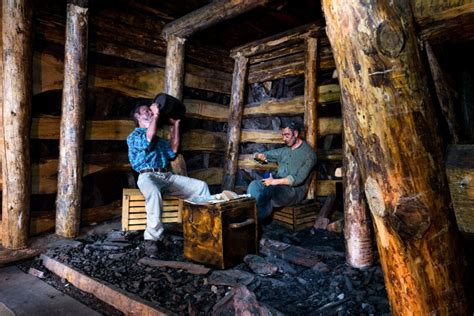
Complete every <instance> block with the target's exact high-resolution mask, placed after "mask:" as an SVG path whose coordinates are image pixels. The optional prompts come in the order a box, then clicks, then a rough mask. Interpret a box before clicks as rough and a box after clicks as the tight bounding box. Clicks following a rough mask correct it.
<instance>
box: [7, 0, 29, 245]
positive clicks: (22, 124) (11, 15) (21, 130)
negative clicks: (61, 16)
mask: <svg viewBox="0 0 474 316" xmlns="http://www.w3.org/2000/svg"><path fill="white" fill-rule="evenodd" d="M31 8H32V3H31V2H30V1H28V0H16V1H14V0H3V2H2V29H3V32H2V35H3V36H2V39H3V70H4V71H3V135H2V138H3V139H4V146H5V147H4V148H5V151H4V152H3V159H2V177H3V193H2V199H3V201H2V203H3V204H2V205H3V210H2V211H3V212H2V225H3V227H2V243H3V246H5V247H6V248H9V249H21V248H25V247H26V246H27V241H28V231H29V220H30V215H29V214H30V192H31V188H30V176H31V175H30V144H29V135H30V119H31V96H32V38H31V37H32V27H31V21H32V10H31Z"/></svg>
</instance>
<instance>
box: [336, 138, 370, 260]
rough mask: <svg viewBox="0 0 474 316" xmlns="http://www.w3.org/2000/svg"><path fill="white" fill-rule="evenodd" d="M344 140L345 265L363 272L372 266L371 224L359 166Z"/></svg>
mask: <svg viewBox="0 0 474 316" xmlns="http://www.w3.org/2000/svg"><path fill="white" fill-rule="evenodd" d="M347 133H349V132H346V134H347ZM345 139H346V141H345V142H344V159H343V164H344V177H343V184H344V185H343V187H344V238H345V241H346V252H347V264H349V265H350V266H351V267H354V268H366V267H370V266H371V265H372V264H373V263H374V252H373V249H372V231H371V226H370V224H371V223H370V220H369V218H368V217H369V214H368V210H367V207H366V204H365V196H364V193H363V192H364V191H363V190H364V187H363V185H362V180H361V174H360V170H359V165H358V163H357V161H356V160H355V158H354V155H353V154H352V152H351V151H350V148H349V144H348V142H349V140H348V137H346V138H345Z"/></svg>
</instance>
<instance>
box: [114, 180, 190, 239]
mask: <svg viewBox="0 0 474 316" xmlns="http://www.w3.org/2000/svg"><path fill="white" fill-rule="evenodd" d="M182 210H183V200H181V199H179V198H177V197H172V196H165V197H163V212H162V213H161V222H162V223H181V222H182ZM145 227H146V210H145V197H144V196H143V195H142V193H141V192H140V190H138V189H123V199H122V230H145Z"/></svg>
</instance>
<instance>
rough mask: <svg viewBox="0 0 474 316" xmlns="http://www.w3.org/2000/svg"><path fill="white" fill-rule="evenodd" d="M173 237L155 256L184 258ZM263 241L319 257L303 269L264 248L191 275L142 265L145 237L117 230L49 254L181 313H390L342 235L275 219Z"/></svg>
mask: <svg viewBox="0 0 474 316" xmlns="http://www.w3.org/2000/svg"><path fill="white" fill-rule="evenodd" d="M170 237H171V240H172V244H171V245H170V247H168V249H166V251H163V252H162V253H161V254H160V256H159V258H158V259H160V260H166V261H179V262H187V260H186V259H185V258H184V255H183V238H182V235H179V234H176V233H175V234H170ZM262 238H263V239H266V240H273V241H279V242H282V243H284V245H291V246H292V247H293V246H294V247H297V248H298V249H300V248H302V250H305V249H307V250H308V251H314V252H315V253H318V256H319V257H318V259H317V260H318V262H317V264H314V265H312V266H310V267H308V266H304V265H300V264H294V263H292V262H290V261H291V260H289V261H288V260H284V259H282V258H274V257H272V256H267V255H265V254H264V253H265V251H263V253H262V252H261V253H260V255H259V256H256V255H249V256H247V257H246V258H245V260H244V262H242V263H241V264H239V265H238V266H236V267H234V268H232V269H229V270H223V271H221V270H212V269H211V270H210V271H209V272H208V273H206V274H194V273H190V272H188V271H187V270H185V269H177V268H166V267H153V266H150V265H147V264H144V263H146V261H147V259H146V258H147V257H146V255H145V252H144V245H143V236H142V234H140V233H126V234H125V233H122V232H119V231H112V232H110V233H108V234H98V235H87V236H85V237H83V238H80V239H77V240H76V241H75V242H74V243H69V244H68V246H67V247H58V248H55V249H51V250H49V251H48V253H46V255H47V256H49V257H51V258H54V259H56V260H58V261H61V262H63V263H66V264H68V265H69V266H71V267H74V268H75V269H77V270H80V271H82V272H83V273H84V274H86V275H89V276H92V277H94V278H97V279H100V280H103V281H105V282H107V283H110V284H112V285H114V286H116V287H118V288H120V289H122V290H124V291H127V292H129V293H133V294H135V295H138V296H140V297H142V298H143V299H146V300H148V301H151V302H154V303H156V304H158V305H160V306H162V307H164V308H166V309H168V310H170V311H172V312H175V313H177V314H181V315H210V314H214V315H227V314H228V315H233V314H235V313H236V311H239V308H240V311H241V309H242V308H244V309H253V310H254V311H255V310H258V311H259V312H260V313H261V314H265V313H267V314H268V315H278V314H285V315H354V314H357V315H389V314H390V311H389V305H388V300H387V295H386V292H385V286H384V283H383V276H382V272H381V269H380V267H379V265H376V266H374V267H372V268H368V269H365V270H358V269H352V268H350V267H348V266H347V265H346V263H345V258H344V253H343V252H344V241H343V236H342V234H337V233H331V232H327V231H323V230H317V231H311V230H310V229H305V230H303V231H300V232H298V233H292V232H289V231H288V230H286V229H285V228H283V227H281V226H279V225H278V224H276V223H272V224H270V225H268V226H265V227H264V231H263V236H262ZM267 254H268V252H267ZM141 259H142V260H141ZM140 260H141V261H140ZM139 261H140V262H139ZM43 269H45V268H44V267H43ZM239 302H240V303H239ZM242 302H245V304H247V305H245V306H244V307H242ZM249 302H250V303H249ZM239 304H240V305H239ZM249 304H250V305H251V306H250V305H249Z"/></svg>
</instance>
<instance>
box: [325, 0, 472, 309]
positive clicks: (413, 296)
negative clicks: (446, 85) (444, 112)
mask: <svg viewBox="0 0 474 316" xmlns="http://www.w3.org/2000/svg"><path fill="white" fill-rule="evenodd" d="M322 3H323V10H324V13H325V17H326V23H327V34H328V37H329V40H330V42H331V46H332V49H333V52H334V56H335V60H336V66H337V70H338V74H339V82H340V86H341V91H342V96H343V111H344V115H347V117H348V119H347V120H346V121H345V122H344V123H347V124H346V125H345V126H344V127H345V129H350V130H351V131H353V134H354V144H355V148H353V152H354V154H355V156H356V160H357V162H358V163H359V166H360V168H361V171H362V180H363V183H364V187H365V195H366V197H367V201H368V204H369V208H370V211H371V214H372V217H373V220H374V226H375V230H376V234H377V246H378V250H379V254H380V260H381V264H382V268H383V271H384V276H385V285H386V288H387V293H388V297H389V300H390V304H391V309H392V313H393V314H394V315H466V314H467V307H466V305H467V304H466V294H465V292H464V289H463V287H462V277H463V266H462V260H463V255H462V253H461V251H460V249H459V247H460V243H459V242H458V239H457V231H456V228H455V224H454V223H453V219H454V216H452V209H451V206H450V205H451V203H450V197H449V190H448V187H447V181H446V176H445V173H444V168H443V162H442V154H441V152H440V146H439V143H440V142H439V138H438V137H437V135H438V132H437V131H436V126H435V122H436V121H435V119H434V115H433V111H432V104H431V99H430V94H429V91H428V89H427V87H428V85H427V84H426V81H425V74H424V68H423V67H422V62H421V60H420V53H419V49H418V46H417V44H418V43H417V38H416V36H415V33H414V23H413V17H412V12H411V4H410V2H409V1H408V0H400V1H369V2H364V1H357V0H323V1H322Z"/></svg>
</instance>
